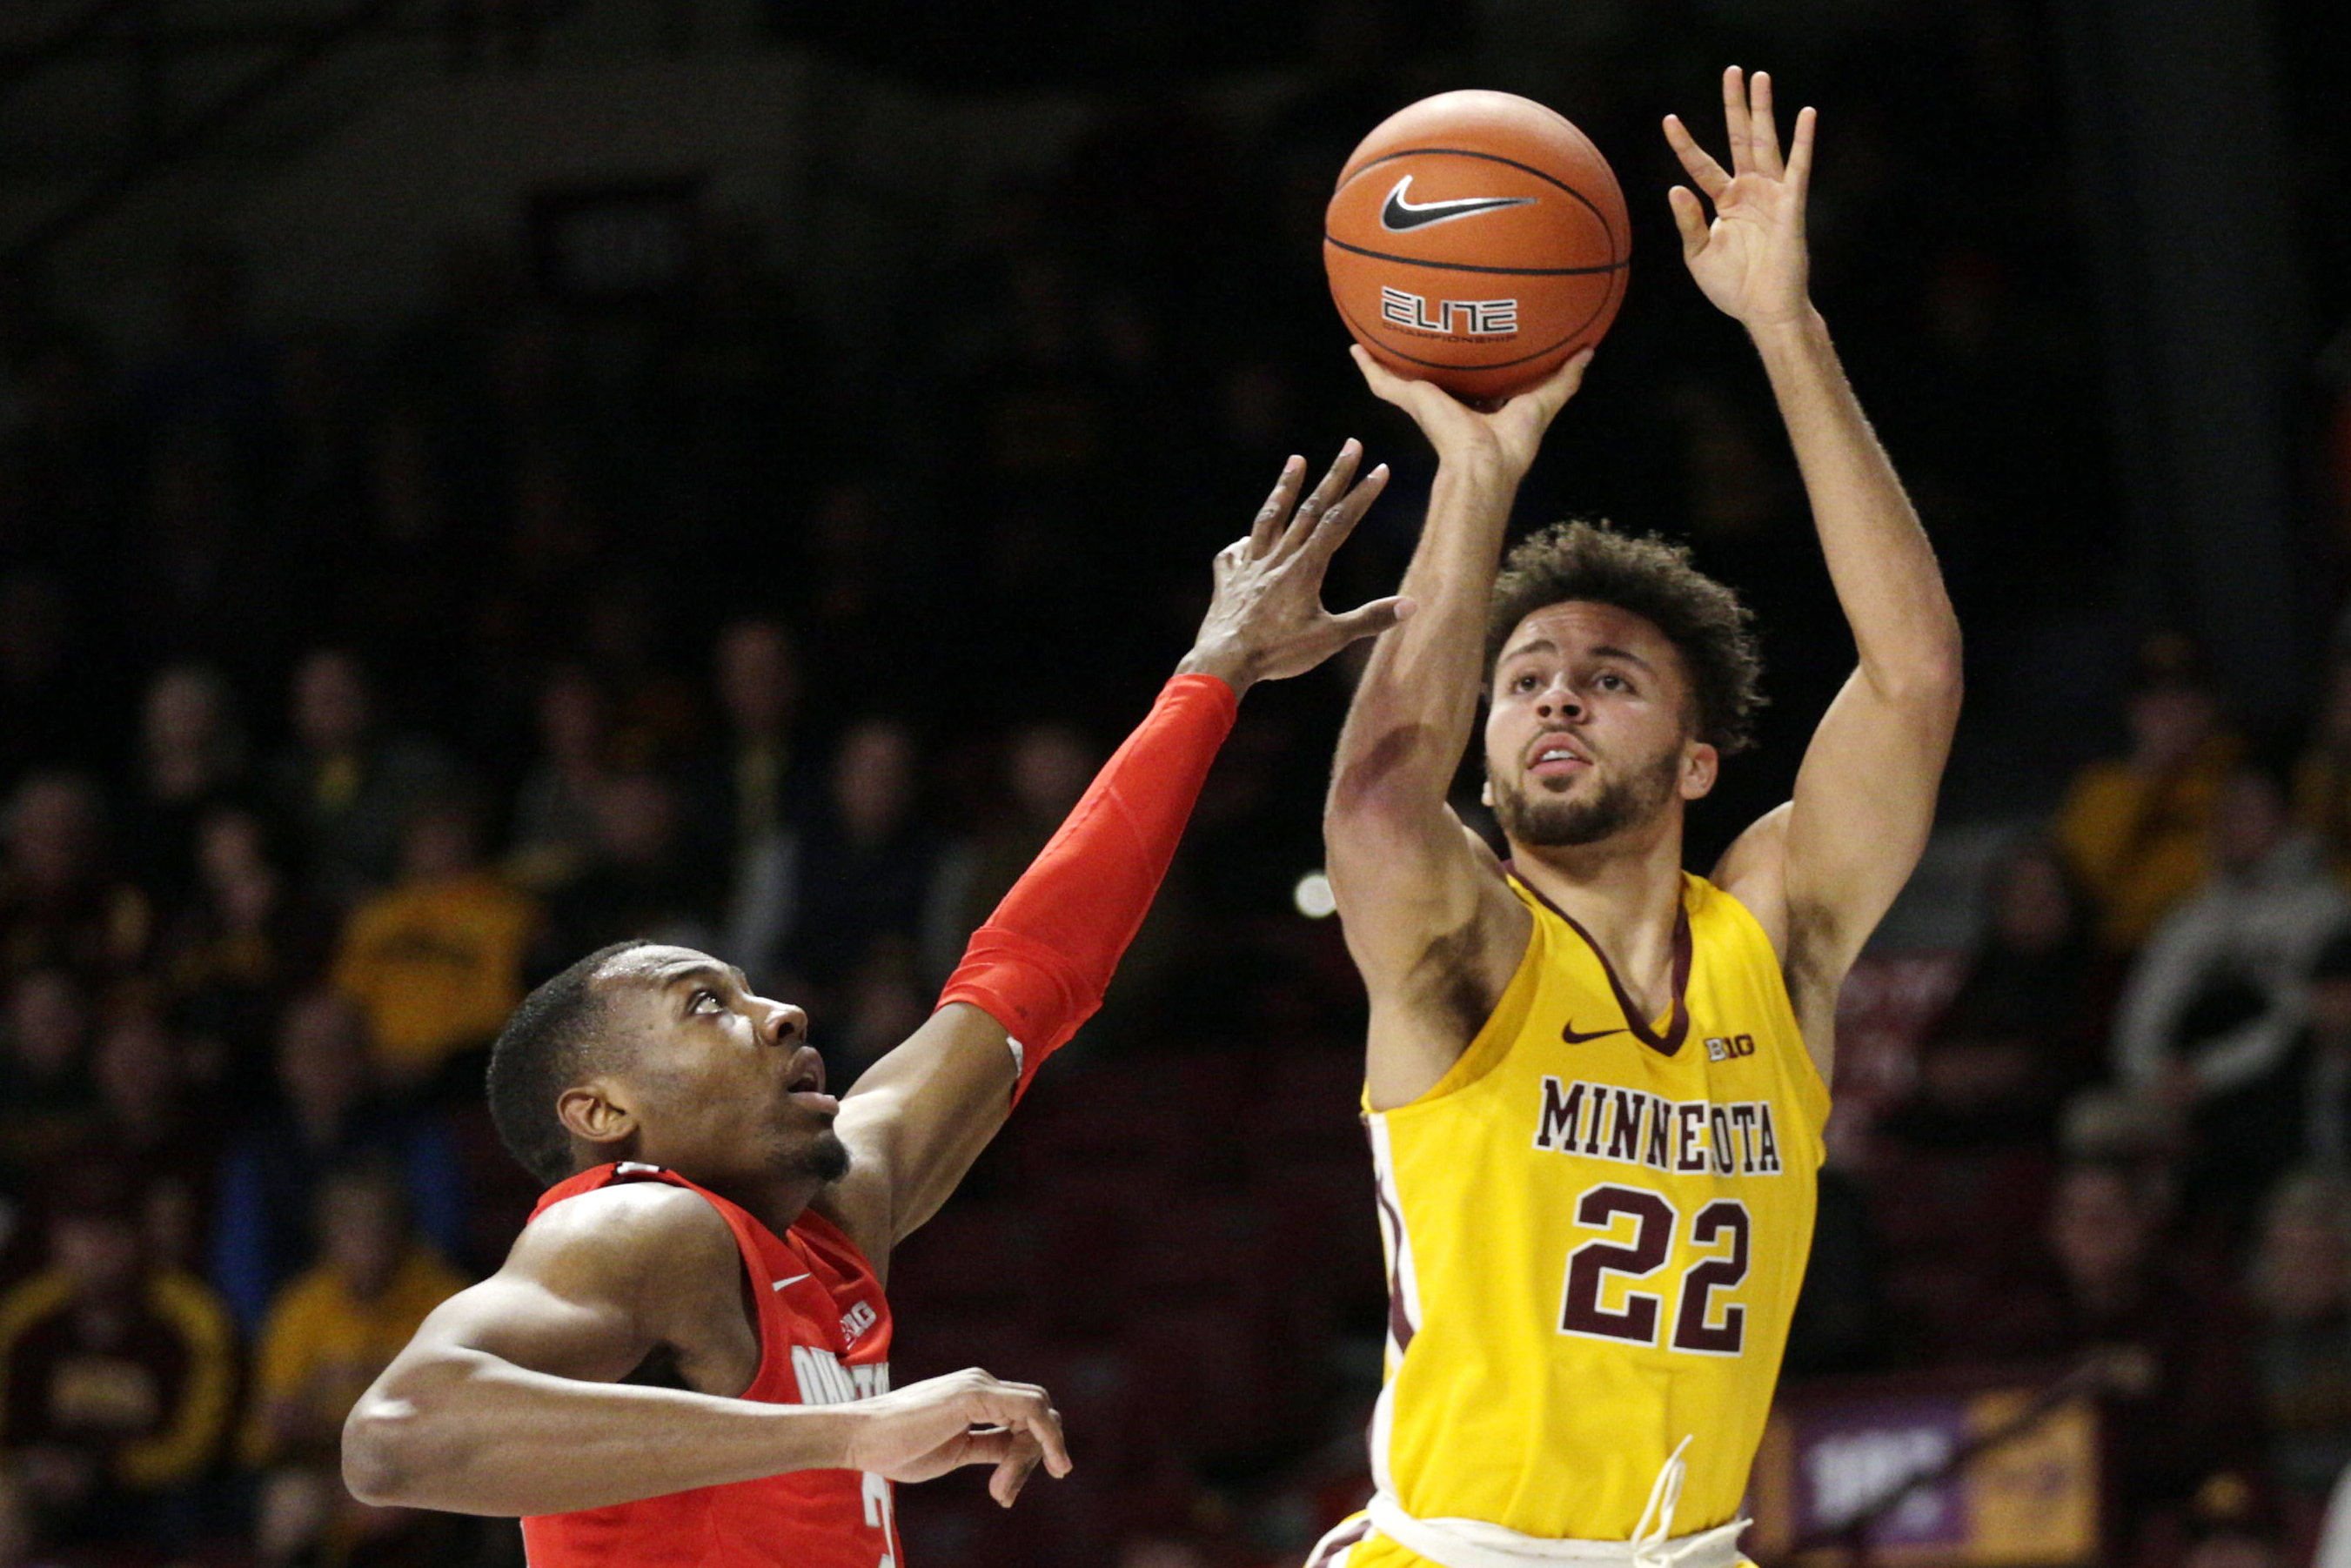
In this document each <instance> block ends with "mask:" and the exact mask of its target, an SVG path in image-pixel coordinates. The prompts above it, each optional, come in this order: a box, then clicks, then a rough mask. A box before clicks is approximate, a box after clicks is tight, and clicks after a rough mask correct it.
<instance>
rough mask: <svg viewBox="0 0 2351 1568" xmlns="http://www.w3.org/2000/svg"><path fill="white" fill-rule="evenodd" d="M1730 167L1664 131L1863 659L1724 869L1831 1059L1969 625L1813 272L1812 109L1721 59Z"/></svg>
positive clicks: (1906, 868)
mask: <svg viewBox="0 0 2351 1568" xmlns="http://www.w3.org/2000/svg"><path fill="white" fill-rule="evenodd" d="M1723 108H1724V113H1725V117H1726V119H1727V120H1729V130H1730V153H1731V169H1730V172H1728V173H1726V172H1724V171H1723V169H1722V166H1721V165H1720V164H1719V163H1717V162H1715V161H1714V160H1713V159H1712V158H1711V157H1709V156H1708V154H1707V153H1706V152H1705V151H1704V150H1703V149H1701V148H1700V147H1699V146H1698V143H1697V142H1696V141H1693V140H1691V138H1690V135H1689V132H1688V131H1686V130H1685V129H1683V127H1682V124H1681V121H1679V120H1676V119H1673V118H1671V117H1668V118H1667V120H1666V138H1667V141H1669V142H1671V143H1672V144H1673V148H1674V151H1675V152H1677V154H1679V156H1680V158H1681V162H1682V166H1683V167H1684V168H1685V169H1687V171H1688V172H1689V174H1690V177H1691V179H1692V180H1693V181H1694V182H1696V183H1697V184H1698V189H1699V190H1701V191H1703V192H1705V193H1706V195H1707V198H1708V200H1709V201H1711V202H1712V203H1713V204H1714V209H1715V215H1714V221H1713V223H1712V224H1711V225H1708V223H1707V222H1706V221H1705V218H1704V215H1703V210H1702V208H1701V206H1700V204H1699V201H1698V196H1697V195H1696V194H1694V193H1692V192H1690V191H1689V190H1688V189H1687V188H1685V187H1682V186H1676V187H1675V188H1674V190H1673V192H1672V193H1671V195H1672V202H1673V208H1674V218H1675V221H1676V223H1677V225H1679V227H1680V230H1681V236H1682V255H1683V258H1684V259H1685V260H1686V261H1687V263H1688V264H1689V269H1690V275H1691V277H1694V278H1695V279H1696V280H1697V281H1698V287H1700V288H1701V289H1703V290H1704V291H1705V293H1706V296H1707V298H1708V299H1711V300H1712V301H1713V302H1714V303H1715V304H1716V305H1717V306H1718V307H1719V308H1721V309H1722V310H1723V311H1724V312H1725V313H1726V314H1728V315H1729V316H1731V317H1732V318H1734V319H1737V320H1738V321H1739V322H1740V324H1741V325H1743V326H1744V327H1745V328H1746V329H1747V330H1748V334H1749V336H1750V338H1752V339H1753V340H1754V343H1755V347H1756V350H1757V352H1759V353H1760V354H1761V356H1762V359H1763V366H1764V369H1765V371H1767V372H1768V373H1769V374H1770V376H1771V391H1772V394H1773V396H1774V397H1775V398H1776V399H1777V401H1778V402H1779V407H1780V413H1781V417H1782V419H1783V420H1784V421H1785V422H1786V423H1787V427H1788V438H1789V441H1790V443H1791V444H1792V445H1793V447H1794V449H1795V454H1796V463H1797V466H1798V467H1799V468H1800V469H1801V470H1802V474H1803V478H1804V492H1805V495H1806V496H1807V497H1808V498H1809V499H1810V500H1811V503H1812V508H1813V523H1814V525H1815V527H1816V528H1818V530H1819V534H1820V540H1821V550H1822V553H1823V556H1825V557H1826V559H1827V561H1828V569H1829V575H1830V577H1831V579H1832V580H1834V582H1835V584H1836V592H1837V600H1838V602H1839V603H1840V604H1842V605H1843V606H1844V613H1845V619H1846V621H1847V622H1849V623H1850V624H1851V626H1852V628H1853V637H1854V643H1855V647H1856V648H1857V649H1858V651H1859V653H1860V655H1861V662H1860V666H1859V667H1858V668H1857V669H1856V670H1855V672H1854V674H1853V676H1852V678H1851V679H1849V680H1848V681H1847V682H1846V683H1845V685H1844V690H1843V691H1842V692H1840V693H1839V694H1838V695H1837V698H1836V700H1835V701H1834V703H1832V704H1831V705H1830V706H1829V711H1828V713H1827V715H1826V716H1824V717H1823V719H1822V720H1821V724H1820V727H1819V728H1818V729H1817V730H1815V731H1814V732H1813V740H1812V744H1811V746H1810V747H1808V748H1807V749H1806V750H1805V753H1804V761H1803V766H1802V768H1801V769H1800V770H1799V772H1798V773H1797V776H1796V789H1795V795H1794V798H1793V799H1792V800H1791V801H1789V803H1788V804H1786V805H1785V806H1782V807H1781V808H1780V809H1779V810H1775V811H1773V812H1771V814H1770V815H1768V816H1766V817H1764V818H1763V819H1762V821H1759V822H1757V823H1756V824H1755V826H1754V827H1752V828H1750V830H1749V831H1747V833H1746V834H1744V835H1742V836H1741V838H1740V841H1739V842H1738V843H1736V844H1734V845H1733V846H1732V847H1731V850H1730V852H1729V853H1728V854H1727V855H1725V857H1724V858H1723V861H1722V863H1721V865H1720V866H1719V868H1718V880H1719V881H1720V882H1721V883H1723V884H1724V885H1725V886H1726V887H1728V888H1729V889H1730V891H1731V892H1732V893H1734V894H1737V895H1738V896H1739V897H1740V900H1741V901H1742V902H1744V903H1745V904H1747V905H1748V907H1749V908H1750V909H1752V910H1753V911H1754V912H1755V914H1756V915H1757V916H1758V918H1760V919H1761V921H1762V922H1763V924H1764V925H1765V927H1766V929H1767V930H1769V931H1770V932H1771V938H1772V942H1773V945H1774V946H1776V947H1777V948H1778V949H1779V952H1780V955H1781V957H1782V962H1783V963H1784V964H1785V965H1786V967H1787V971H1788V979H1789V988H1790V993H1791V995H1792V997H1793V998H1795V1001H1796V1006H1797V1009H1798V1016H1799V1018H1800V1020H1801V1021H1802V1023H1803V1025H1804V1033H1805V1038H1806V1040H1807V1041H1808V1042H1810V1044H1811V1046H1812V1050H1813V1057H1814V1060H1815V1061H1817V1062H1818V1063H1819V1064H1820V1067H1821V1070H1822V1071H1823V1074H1825V1073H1826V1072H1827V1071H1828V1068H1829V1065H1830V1057H1831V1051H1832V1040H1831V1036H1830V1030H1829V1024H1830V1022H1831V1019H1832V1018H1833V1017H1834V1009H1835V1001H1836V991H1837V988H1838V986H1839V985H1841V984H1842V983H1843V981H1844V976H1845V972H1846V971H1847V970H1848V969H1849V968H1851V967H1852V965H1853V961H1854V959H1855V957H1857V956H1859V955H1860V952H1861V948H1862V944H1863V943H1865V941H1867V940H1868V938H1869V934H1870V932H1871V931H1872V930H1874V929H1875V928H1876V925H1877V922H1878V921H1879V919H1880V918H1882V917H1883V916H1884V915H1885V914H1886V908H1887V906H1888V905H1890V904H1892V903H1893V902H1894V897H1895V894H1897V893H1899V892H1900V891H1901V889H1902V884H1903V883H1905V882H1906V881H1907V880H1908V879H1909V876H1910V873H1911V872H1912V870H1913V869H1915V868H1916V866H1917V863H1918V856H1919V854H1920V852H1922V851H1923V850H1924V849H1925V848H1926V843H1927V833H1928V828H1929V827H1930V826H1931V825H1932V823H1933V821H1934V814H1935V794H1936V789H1937V787H1938V784H1939V783H1940V781H1941V779H1942V773H1943V765H1944V762H1945V761H1946V759H1947V758H1949V755H1950V747H1951V733H1952V730H1953V728H1954V727H1955V726H1956V725H1957V724H1958V722H1959V693H1960V670H1959V622H1958V619H1957V618H1956V617H1955V616H1954V615H1953V614H1952V612H1951V601H1950V598H1949V595H1948V594H1947V593H1946V592H1945V591H1944V588H1943V578H1942V572H1941V571H1940V570H1939V569H1938V567H1937V565H1936V563H1935V552H1934V548H1933V546H1931V545H1930V544H1929V543H1928V540H1927V534H1926V530H1925V529H1924V528H1921V527H1919V524H1918V516H1917V512H1916V511H1914V510H1913V509H1912V508H1911V506H1910V499H1909V497H1907V495H1905V494H1904V493H1903V489H1902V482H1901V480H1900V479H1898V478H1897V477H1896V476H1895V473H1894V465H1893V464H1892V463H1890V462H1888V461H1887V459H1886V452H1885V449H1884V448H1883V447H1882V446H1880V445H1879V444H1878V442H1877V438H1876V434H1874V433H1873V432H1872V431H1871V430H1870V427H1869V422H1868V420H1867V419H1866V418H1865V417H1864V416H1863V414H1862V412H1861V404H1860V402H1859V401H1858V400H1857V399H1855V396H1854V392H1853V388H1852V386H1851V385H1850V384H1849V383H1848V382H1846V380H1845V377H1844V369H1843V367H1842V366H1841V365H1840V364H1839V363H1838V361H1837V355H1836V350H1835V349H1834V347H1833V346H1832V345H1831V343H1830V341H1829V335H1828V328H1827V326H1826V325H1825V323H1823V320H1822V319H1821V315H1820V312H1819V311H1818V310H1816V309H1814V308H1813V303H1812V300H1811V298H1810V295H1809V292H1808V286H1807V274H1808V258H1807V255H1806V247H1805V238H1804V196H1805V190H1806V186H1807V183H1808V182H1809V180H1810V178H1811V174H1812V163H1813V126H1814V123H1815V118H1816V117H1815V116H1814V114H1813V110H1810V109H1807V110H1803V111H1802V113H1801V114H1799V115H1798V116H1797V117H1796V131H1795V138H1794V142H1793V145H1792V148H1791V149H1790V151H1789V152H1788V154H1787V156H1786V158H1785V160H1784V161H1783V160H1782V156H1781V149H1780V140H1779V132H1778V130H1777V128H1776V127H1775V126H1774V124H1773V120H1772V113H1771V78H1770V77H1769V76H1767V75H1765V74H1764V73H1762V72H1761V71H1758V72H1757V73H1756V74H1755V78H1754V81H1753V86H1752V93H1751V99H1750V92H1749V90H1748V89H1747V87H1746V85H1745V84H1744V83H1742V81H1741V78H1740V71H1739V68H1737V67H1735V66H1734V67H1732V68H1730V69H1729V70H1728V71H1726V72H1725V73H1724V75H1723Z"/></svg>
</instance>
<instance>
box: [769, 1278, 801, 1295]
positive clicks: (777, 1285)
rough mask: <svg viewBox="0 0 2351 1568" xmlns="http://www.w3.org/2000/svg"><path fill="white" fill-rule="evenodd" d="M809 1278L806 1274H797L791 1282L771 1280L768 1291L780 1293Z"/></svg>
mask: <svg viewBox="0 0 2351 1568" xmlns="http://www.w3.org/2000/svg"><path fill="white" fill-rule="evenodd" d="M807 1278H808V1276H807V1275H806V1274H795V1275H793V1276H792V1277H791V1278H790V1279H789V1280H771V1281H768V1289H769V1290H771V1291H780V1290H782V1289H783V1288H784V1287H785V1286H786V1285H797V1284H799V1282H800V1281H802V1280H805V1279H807Z"/></svg>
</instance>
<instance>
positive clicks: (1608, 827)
mask: <svg viewBox="0 0 2351 1568" xmlns="http://www.w3.org/2000/svg"><path fill="white" fill-rule="evenodd" d="M1680 774H1681V748H1680V747H1678V746H1677V747H1674V748H1673V749H1671V750H1669V751H1663V752H1660V753H1658V754H1657V756H1656V758H1654V759H1653V760H1651V761H1650V762H1648V763H1646V764H1645V765H1643V766H1641V767H1638V768H1634V769H1633V770H1632V771H1631V772H1629V773H1625V774H1623V775H1621V776H1618V777H1614V778H1611V779H1604V780H1603V781H1602V782H1601V785H1600V787H1599V788H1598V789H1595V790H1593V791H1592V792H1590V793H1589V794H1586V795H1583V796H1582V797H1580V798H1568V797H1563V796H1557V795H1552V794H1550V793H1548V792H1538V793H1535V794H1529V793H1528V792H1527V791H1526V790H1524V789H1520V787H1519V783H1518V780H1517V779H1494V778H1493V777H1492V775H1491V772H1490V771H1489V774H1488V778H1489V781H1490V782H1491V783H1492V785H1493V789H1494V817H1495V820H1496V821H1499V822H1500V823H1501V825H1502V832H1503V833H1504V835H1505V836H1506V837H1508V838H1509V839H1510V841H1511V842H1512V843H1520V844H1526V845H1529V846H1531V847H1532V848H1537V849H1576V848H1581V847H1582V846H1583V845H1585V844H1596V843H1599V842H1600V841H1602V840H1604V839H1608V838H1613V837H1614V835H1616V834H1617V833H1620V832H1622V831H1624V830H1625V829H1626V828H1628V827H1630V826H1632V825H1633V824H1634V823H1635V822H1638V821H1645V820H1646V819H1647V818H1649V817H1652V816H1655V815H1656V813H1657V812H1658V811H1659V810H1662V809H1663V808H1664V806H1665V804H1666V802H1667V801H1668V800H1672V799H1673V797H1674V786H1675V783H1676V781H1677V779H1678V778H1679V777H1680Z"/></svg>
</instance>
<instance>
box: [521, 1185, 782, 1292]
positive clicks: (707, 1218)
mask: <svg viewBox="0 0 2351 1568" xmlns="http://www.w3.org/2000/svg"><path fill="white" fill-rule="evenodd" d="M736 1255H737V1248H736V1244H735V1233H734V1230H733V1228H731V1227H729V1226H728V1225H727V1223H726V1218H725V1216H723V1215H721V1214H720V1213H719V1212H718V1209H717V1207H716V1205H714V1204H713V1203H711V1201H710V1200H709V1199H708V1198H706V1197H704V1196H703V1195H702V1194H701V1193H699V1192H696V1191H695V1190H694V1189H693V1188H691V1187H684V1186H674V1185H673V1184H671V1183H669V1182H664V1181H619V1182H613V1183H611V1184H610V1185H607V1186H597V1187H590V1188H589V1189H588V1190H587V1191H585V1192H580V1193H574V1194H572V1195H571V1196H570V1197H566V1198H564V1199H562V1200H560V1201H559V1202H557V1203H555V1204H552V1205H550V1206H549V1207H547V1208H546V1209H545V1210H544V1211H542V1212H541V1213H540V1214H539V1215H538V1218H535V1219H533V1220H532V1221H531V1222H530V1224H529V1225H528V1226H527V1227H525V1228H524V1229H523V1233H522V1235H521V1236H520V1237H519V1238H518V1239H517V1240H516V1242H515V1256H516V1258H517V1260H524V1259H526V1258H530V1259H535V1260H541V1261H544V1262H548V1263H556V1262H559V1261H569V1262H571V1263H574V1264H584V1265H588V1266H591V1267H598V1268H601V1269H603V1270H611V1271H614V1272H622V1273H633V1272H638V1271H641V1270H695V1269H697V1268H701V1267H707V1266H709V1265H712V1264H716V1263H719V1262H724V1263H725V1264H726V1266H727V1267H729V1268H732V1267H734V1266H735V1265H736Z"/></svg>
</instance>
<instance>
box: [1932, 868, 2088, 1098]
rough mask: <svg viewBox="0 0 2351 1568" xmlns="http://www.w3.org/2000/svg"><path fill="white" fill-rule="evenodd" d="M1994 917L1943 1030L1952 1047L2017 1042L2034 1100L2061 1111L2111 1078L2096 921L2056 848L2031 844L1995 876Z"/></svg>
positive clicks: (1996, 870) (1943, 1021) (1940, 1025)
mask: <svg viewBox="0 0 2351 1568" xmlns="http://www.w3.org/2000/svg"><path fill="white" fill-rule="evenodd" d="M2094 919H2095V913H2094V911H2092V909H2091V908H2090V907H2089V905H2088V904H2087V902H2086V901H2085V899H2084V897H2083V895H2082V893H2081V890H2080V888H2079V887H2078V886H2077V885H2076V883H2074V877H2073V873H2072V872H2071V871H2070V870H2069V869H2068V867H2067V866H2066V863H2065V859H2064V855H2062V854H2061V853H2060V852H2058V851H2057V849H2056V847H2055V846H2054V845H2053V844H2050V843H2047V842H2045V841H2038V840H2035V841H2029V842H2026V843H2023V844H2021V845H2019V846H2018V847H2017V848H2015V849H2014V850H2011V852H2009V853H2008V854H2007V855H2005V856H2003V857H2002V858H2001V861H2000V862H1999V863H1998V864H1997V865H1996V866H1995V867H1994V868H1993V871H1992V874H1991V923H1990V924H1989V925H1987V926H1986V928H1985V930H1984V932H1983V935H1982V936H1980V938H1979V939H1978V941H1977V944H1976V947H1975V950H1974V952H1972V953H1971V954H1970V955H1969V957H1968V963H1967V968H1966V970H1965V972H1964V973H1963V974H1962V976H1961V977H1960V979H1959V987H1958V988H1957V989H1956V990H1955V991H1954V992H1953V994H1952V997H1951V1000H1950V1003H1949V1006H1948V1007H1946V1008H1945V1009H1944V1011H1943V1016H1942V1018H1941V1019H1940V1020H1939V1021H1938V1024H1937V1026H1936V1033H1937V1034H1938V1035H1939V1036H1941V1037H1944V1038H1946V1039H1964V1040H1998V1041H2007V1042H2013V1044H2014V1045H2015V1046H2017V1047H2018V1048H2019V1049H2020V1050H2021V1051H2022V1054H2023V1057H2024V1061H2022V1062H2021V1063H2020V1064H2019V1070H2020V1071H2021V1072H2022V1075H2023V1077H2024V1079H2026V1080H2028V1081H2029V1087H2027V1086H2024V1085H2021V1086H2020V1087H2021V1088H2022V1090H2023V1092H2024V1094H2025V1097H2026V1098H2028V1099H2030V1100H2031V1101H2032V1103H2033V1105H2034V1107H2035V1109H2036V1110H2037V1111H2039V1112H2048V1111H2053V1109H2054V1108H2055V1105H2056V1103H2057V1102H2058V1101H2059V1100H2060V1099H2062V1098H2063V1097H2064V1095H2066V1094H2067V1093H2070V1092H2072V1091H2074V1090H2075V1089H2077V1088H2079V1087H2081V1086H2082V1085H2083V1084H2085V1083H2087V1082H2091V1081H2092V1080H2094V1079H2096V1078H2098V1077H2101V1076H2103V1073H2104V1069H2105V1060H2104V1059H2105V1045H2106V1041H2105V1001H2106V998H2105V996H2104V995H2103V994H2102V992H2103V990H2104V987H2103V986H2102V985H2101V984H2100V977H2099V976H2098V974H2097V973H2096V970H2095V965H2094V961H2093V959H2094V946H2095V934H2094V932H2093V931H2092V929H2091V927H2092V924H2093V921H2094Z"/></svg>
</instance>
